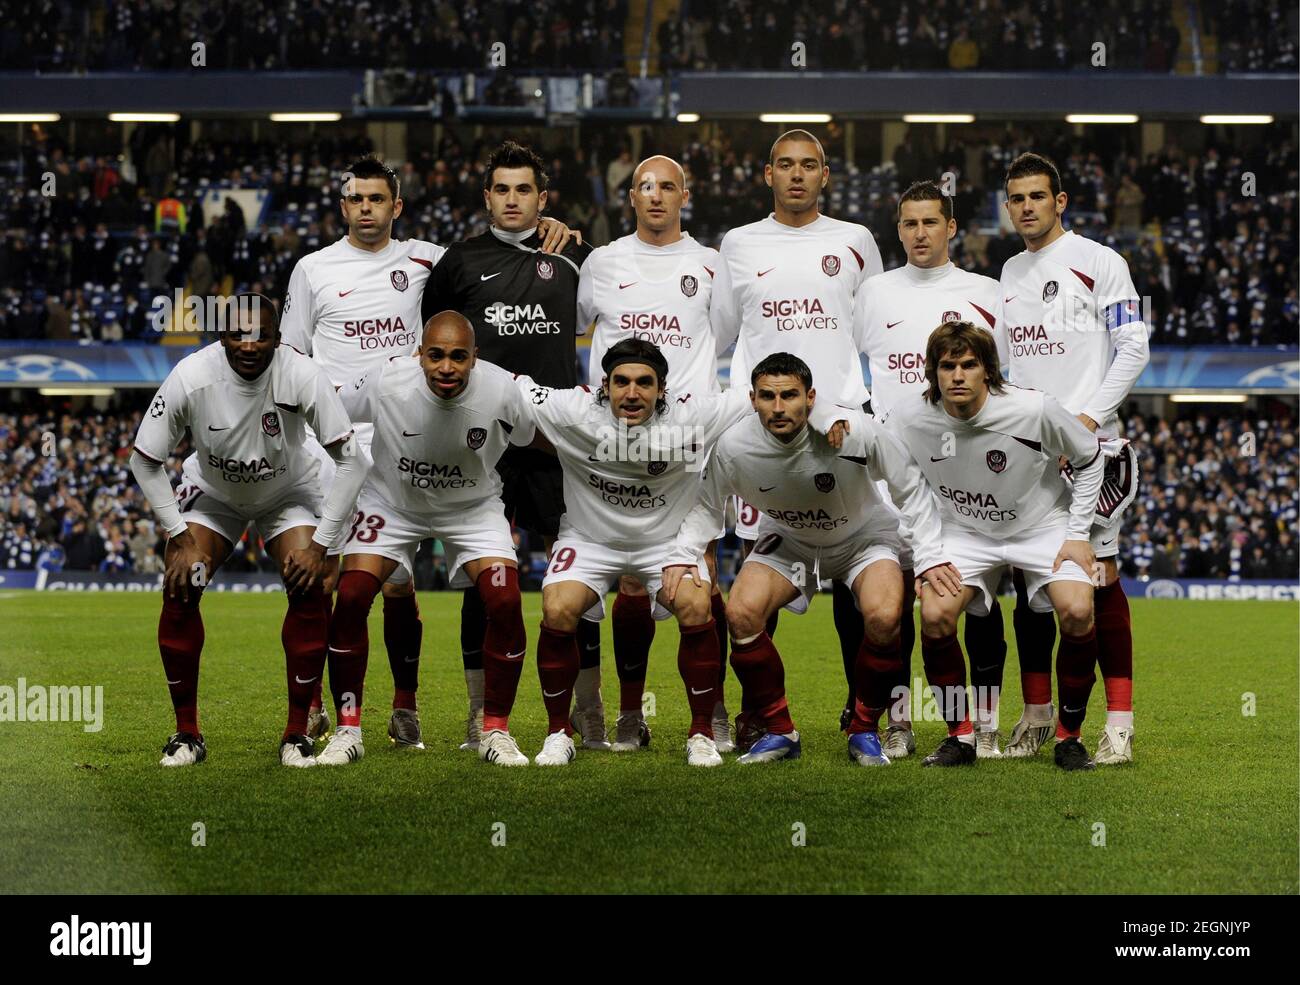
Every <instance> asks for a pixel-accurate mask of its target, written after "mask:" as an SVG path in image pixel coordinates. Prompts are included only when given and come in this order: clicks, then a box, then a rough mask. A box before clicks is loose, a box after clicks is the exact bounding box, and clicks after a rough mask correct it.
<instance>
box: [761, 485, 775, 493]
mask: <svg viewBox="0 0 1300 985" xmlns="http://www.w3.org/2000/svg"><path fill="white" fill-rule="evenodd" d="M775 488H776V486H766V487H764V486H759V487H758V491H759V492H771V491H772V490H773V489H775Z"/></svg>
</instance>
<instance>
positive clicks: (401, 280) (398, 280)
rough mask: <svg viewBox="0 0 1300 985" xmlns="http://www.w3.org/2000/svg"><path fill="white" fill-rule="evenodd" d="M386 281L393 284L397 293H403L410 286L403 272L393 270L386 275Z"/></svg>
mask: <svg viewBox="0 0 1300 985" xmlns="http://www.w3.org/2000/svg"><path fill="white" fill-rule="evenodd" d="M388 279H389V280H391V281H392V282H393V287H395V288H396V289H397V290H399V291H404V290H406V289H407V288H408V287H410V286H411V281H410V279H409V278H408V277H407V276H406V271H405V270H394V271H393V272H392V273H390V274H389V275H388Z"/></svg>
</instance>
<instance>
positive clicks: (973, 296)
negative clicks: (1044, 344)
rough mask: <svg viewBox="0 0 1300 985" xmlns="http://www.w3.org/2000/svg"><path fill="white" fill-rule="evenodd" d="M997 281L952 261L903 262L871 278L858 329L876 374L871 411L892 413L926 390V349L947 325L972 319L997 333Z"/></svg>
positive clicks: (861, 297)
mask: <svg viewBox="0 0 1300 985" xmlns="http://www.w3.org/2000/svg"><path fill="white" fill-rule="evenodd" d="M997 304H998V282H997V281H995V280H994V279H993V278H992V277H983V276H981V275H979V274H974V273H971V272H970V271H969V270H962V269H961V268H960V267H957V266H954V265H953V264H952V263H951V262H949V263H946V264H944V265H943V266H942V267H935V268H933V269H930V270H925V269H922V268H921V267H914V266H912V264H910V263H908V264H904V265H903V266H901V267H899V268H897V269H896V270H890V271H887V272H885V273H883V274H881V275H880V276H879V277H872V278H870V279H869V280H867V281H866V282H865V283H864V284H863V285H862V287H861V289H860V290H859V291H858V297H857V303H856V305H855V306H854V312H853V317H854V325H855V330H856V332H857V336H858V338H859V339H860V340H861V343H862V351H863V352H865V353H866V354H867V360H868V367H869V369H870V371H871V410H872V411H873V412H874V413H875V414H877V415H879V414H884V413H887V412H888V411H889V410H890V408H892V407H894V406H896V405H897V404H898V402H899V400H901V399H903V398H905V397H915V399H917V400H920V399H921V394H923V393H924V392H925V387H926V382H925V347H926V343H928V342H929V341H930V335H931V334H932V333H933V332H934V330H935V329H936V328H938V327H939V326H940V325H941V324H943V323H944V322H949V321H968V322H973V323H974V324H976V325H978V326H979V327H980V328H983V329H985V330H987V331H989V332H992V331H993V326H994V312H995V311H996V310H997Z"/></svg>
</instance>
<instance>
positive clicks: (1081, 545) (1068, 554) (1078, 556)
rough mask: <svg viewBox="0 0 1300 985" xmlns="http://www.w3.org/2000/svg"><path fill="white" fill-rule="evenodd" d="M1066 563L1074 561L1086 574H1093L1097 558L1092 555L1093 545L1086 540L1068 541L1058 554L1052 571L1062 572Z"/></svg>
mask: <svg viewBox="0 0 1300 985" xmlns="http://www.w3.org/2000/svg"><path fill="white" fill-rule="evenodd" d="M1066 561H1073V562H1074V563H1075V564H1077V565H1078V566H1079V567H1080V568H1082V569H1083V570H1084V571H1085V572H1087V573H1091V571H1092V566H1093V564H1095V563H1096V561H1097V557H1096V555H1094V554H1093V553H1092V545H1091V544H1090V543H1088V542H1087V541H1086V540H1067V541H1066V542H1065V543H1064V544H1062V545H1061V549H1060V550H1059V551H1057V552H1056V562H1055V563H1054V564H1053V565H1052V571H1053V572H1056V571H1060V570H1061V565H1063V564H1064V563H1065V562H1066Z"/></svg>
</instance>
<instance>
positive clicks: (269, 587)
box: [0, 571, 284, 592]
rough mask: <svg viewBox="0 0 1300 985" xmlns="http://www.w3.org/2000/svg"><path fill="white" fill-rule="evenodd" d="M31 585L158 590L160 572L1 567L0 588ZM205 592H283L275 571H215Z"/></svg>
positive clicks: (48, 588)
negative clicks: (40, 569) (9, 568)
mask: <svg viewBox="0 0 1300 985" xmlns="http://www.w3.org/2000/svg"><path fill="white" fill-rule="evenodd" d="M11 588H33V589H36V590H37V591H40V592H161V591H162V575H161V574H157V575H141V574H134V573H128V572H116V571H114V572H108V571H3V572H0V592H3V591H5V590H6V589H11ZM205 591H207V592H282V591H284V586H283V585H281V584H280V578H279V576H278V575H276V574H275V573H274V572H269V571H255V572H242V571H240V572H235V571H231V572H226V571H218V572H217V574H216V576H215V577H214V578H213V579H212V584H211V585H209V586H208V587H207V588H206V589H205Z"/></svg>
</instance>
